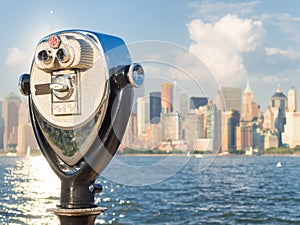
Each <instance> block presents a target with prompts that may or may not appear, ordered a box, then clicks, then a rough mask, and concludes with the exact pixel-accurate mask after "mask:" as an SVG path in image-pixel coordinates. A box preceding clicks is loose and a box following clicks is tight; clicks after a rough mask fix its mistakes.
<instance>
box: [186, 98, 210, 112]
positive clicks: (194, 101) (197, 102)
mask: <svg viewBox="0 0 300 225" xmlns="http://www.w3.org/2000/svg"><path fill="white" fill-rule="evenodd" d="M207 103H208V99H207V98H206V97H191V98H190V109H198V108H199V107H200V106H205V105H207Z"/></svg>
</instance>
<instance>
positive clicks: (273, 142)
mask: <svg viewBox="0 0 300 225" xmlns="http://www.w3.org/2000/svg"><path fill="white" fill-rule="evenodd" d="M277 147H278V137H277V136H276V135H274V134H272V133H271V132H270V131H267V133H266V134H265V138H264V149H268V148H277Z"/></svg>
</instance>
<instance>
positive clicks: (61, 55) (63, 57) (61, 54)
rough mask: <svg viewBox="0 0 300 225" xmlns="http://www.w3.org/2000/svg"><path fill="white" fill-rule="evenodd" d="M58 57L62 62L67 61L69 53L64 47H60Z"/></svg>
mask: <svg viewBox="0 0 300 225" xmlns="http://www.w3.org/2000/svg"><path fill="white" fill-rule="evenodd" d="M56 58H57V60H58V61H60V62H67V61H68V60H69V57H68V54H67V52H66V50H65V49H63V48H60V49H58V51H57V53H56Z"/></svg>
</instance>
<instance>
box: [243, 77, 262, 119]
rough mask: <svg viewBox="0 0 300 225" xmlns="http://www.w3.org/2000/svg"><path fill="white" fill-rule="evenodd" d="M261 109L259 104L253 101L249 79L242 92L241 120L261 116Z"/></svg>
mask: <svg viewBox="0 0 300 225" xmlns="http://www.w3.org/2000/svg"><path fill="white" fill-rule="evenodd" d="M260 114H261V111H260V108H259V105H258V104H257V103H256V102H255V101H254V95H253V91H252V90H251V87H250V83H249V81H248V82H247V85H246V88H245V91H244V94H243V114H242V120H244V121H252V120H253V119H257V118H259V117H261V115H260Z"/></svg>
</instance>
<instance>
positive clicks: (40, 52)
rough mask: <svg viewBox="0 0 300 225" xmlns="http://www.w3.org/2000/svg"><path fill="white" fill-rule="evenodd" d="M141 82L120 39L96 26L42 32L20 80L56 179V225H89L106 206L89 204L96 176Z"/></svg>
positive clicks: (114, 147)
mask: <svg viewBox="0 0 300 225" xmlns="http://www.w3.org/2000/svg"><path fill="white" fill-rule="evenodd" d="M143 81H144V71H143V68H142V67H141V66H140V65H139V64H136V63H132V62H131V59H130V56H129V52H128V49H127V47H126V45H125V43H124V41H123V40H122V39H120V38H118V37H114V36H110V35H105V34H101V33H95V32H89V31H81V30H69V31H61V32H57V33H54V34H52V35H49V36H47V37H45V38H43V39H42V40H41V41H40V42H39V43H38V45H37V47H36V50H35V53H34V59H33V62H32V66H31V71H30V74H23V75H21V77H20V80H19V88H20V91H21V92H22V93H23V94H24V95H28V98H29V109H30V116H31V121H32V126H33V129H34V133H35V136H36V139H37V141H38V144H39V146H40V149H41V151H42V153H43V155H44V156H45V157H46V159H47V161H48V162H49V164H50V166H51V167H52V169H53V170H54V172H55V173H56V174H57V176H58V177H59V178H60V179H61V198H60V205H58V207H57V208H56V209H55V210H54V213H55V214H56V215H57V216H58V217H59V219H60V222H61V224H63V225H68V224H73V225H77V224H78V225H79V224H80V225H82V224H84V225H91V224H94V221H95V219H96V217H97V215H99V214H100V213H101V212H102V211H103V210H104V209H103V208H100V207H97V205H95V204H94V196H95V193H97V192H101V190H102V187H101V185H99V184H95V180H96V178H97V176H98V175H99V174H100V173H101V172H102V171H103V170H104V169H105V167H106V166H107V164H108V163H109V162H110V160H111V159H112V158H113V156H114V154H115V153H116V151H117V148H118V146H119V144H120V140H121V139H122V137H123V134H124V132H125V128H126V125H127V121H128V118H129V115H130V111H131V106H132V101H133V87H139V86H141V85H142V83H143Z"/></svg>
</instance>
